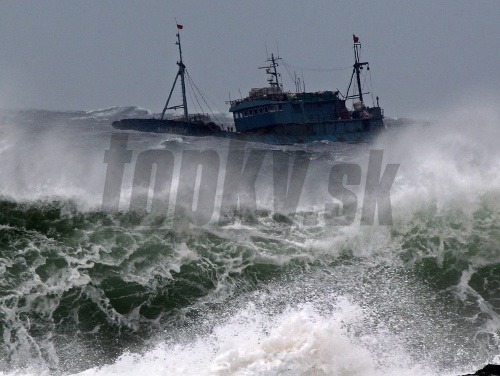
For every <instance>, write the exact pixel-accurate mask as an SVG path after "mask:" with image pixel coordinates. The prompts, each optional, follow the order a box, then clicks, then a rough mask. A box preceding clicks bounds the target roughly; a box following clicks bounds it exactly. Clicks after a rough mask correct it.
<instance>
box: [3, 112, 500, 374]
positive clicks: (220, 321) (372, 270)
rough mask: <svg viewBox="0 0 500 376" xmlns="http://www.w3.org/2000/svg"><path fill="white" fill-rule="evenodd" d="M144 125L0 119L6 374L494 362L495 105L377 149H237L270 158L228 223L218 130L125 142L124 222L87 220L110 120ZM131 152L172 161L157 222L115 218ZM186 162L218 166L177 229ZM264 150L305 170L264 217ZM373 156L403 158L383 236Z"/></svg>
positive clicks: (498, 178)
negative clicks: (370, 205)
mask: <svg viewBox="0 0 500 376" xmlns="http://www.w3.org/2000/svg"><path fill="white" fill-rule="evenodd" d="M149 115H150V114H149V113H148V112H147V111H145V110H141V109H138V108H135V107H129V108H114V109H107V110H100V111H91V112H85V111H68V112H53V111H42V110H15V111H14V110H8V111H7V110H3V111H0V336H1V337H0V374H2V375H74V374H78V375H86V376H90V375H140V374H143V375H146V374H147V375H212V376H216V375H217V376H222V375H245V376H250V375H357V376H358V375H370V376H371V375H417V376H419V375H458V374H460V373H466V372H469V371H471V370H473V369H478V368H481V367H482V366H483V365H484V364H485V363H488V362H500V337H499V335H500V147H499V140H500V117H499V112H498V110H495V109H493V107H491V108H488V107H486V108H477V109H476V110H474V111H472V112H471V111H463V110H461V109H457V110H456V111H449V112H448V113H443V114H442V116H440V117H439V118H437V119H432V120H431V121H430V122H419V121H409V120H401V119H399V120H397V121H396V120H394V119H392V123H394V127H391V128H390V129H388V130H387V131H386V132H384V133H383V134H381V135H380V137H379V138H378V139H377V140H375V141H374V142H371V143H361V144H354V145H349V144H340V143H329V142H317V143H313V144H306V145H291V146H272V145H263V144H247V145H243V146H242V147H243V148H245V149H246V150H247V152H248V151H250V150H251V149H259V150H264V151H266V152H265V158H264V159H263V162H262V166H261V168H260V169H259V173H258V176H257V179H256V181H255V192H256V194H255V197H256V206H255V207H253V208H250V209H251V210H247V211H245V212H244V213H243V215H242V216H241V217H239V218H237V219H235V220H234V221H226V222H224V221H220V220H219V219H218V215H217V213H218V208H220V206H221V201H222V199H223V194H222V193H221V192H222V190H223V185H224V176H225V172H226V170H225V166H226V165H227V163H228V161H227V155H228V141H227V140H224V139H217V138H191V137H183V136H172V135H166V134H150V133H139V132H130V133H129V138H128V148H129V149H130V150H132V152H133V155H132V159H131V162H130V163H127V164H126V165H125V169H124V174H123V182H122V188H123V189H122V191H121V196H120V206H119V210H118V211H108V210H103V209H102V208H101V207H102V200H103V190H104V185H105V179H106V173H107V164H106V163H105V151H106V150H108V149H109V148H110V140H111V137H112V134H113V133H115V132H116V131H115V130H113V128H112V127H111V126H110V122H111V121H112V120H114V119H118V118H121V117H125V116H149ZM389 122H391V120H389ZM145 150H168V151H170V152H172V154H173V155H174V156H175V166H176V167H175V171H174V178H173V179H172V186H171V187H172V189H171V191H170V193H171V195H172V196H171V197H172V198H171V200H170V202H169V205H168V209H166V210H165V211H164V212H163V213H159V214H158V213H156V215H155V217H154V218H152V217H151V215H149V214H148V212H147V211H146V212H144V213H142V214H141V213H137V212H132V211H130V210H128V209H129V203H130V197H131V194H132V193H131V192H132V190H133V176H134V173H136V171H135V162H136V160H137V157H138V155H139V154H140V153H141V152H143V151H145ZM186 150H197V151H201V150H213V151H215V153H217V155H218V156H219V157H220V164H219V166H218V167H216V168H215V167H214V170H213V171H212V172H211V173H214V174H217V175H216V176H217V177H218V186H217V194H216V199H215V202H214V210H213V212H214V215H213V217H212V218H210V221H209V222H208V223H205V224H203V225H191V226H190V227H189V228H187V229H183V230H182V231H180V230H177V229H176V227H175V223H174V222H175V219H174V216H175V215H174V214H175V213H174V211H175V205H181V204H182V203H181V202H180V200H181V199H182V197H184V196H183V195H180V194H179V190H177V188H178V187H179V176H180V175H181V174H182V168H181V167H180V165H181V160H182V155H183V152H184V151H186ZM276 150H278V151H280V152H283V153H289V154H290V155H297V153H300V155H302V156H306V157H307V159H308V161H309V162H308V164H309V165H308V168H307V175H306V178H305V183H304V185H303V187H302V189H301V192H300V200H299V202H298V205H297V209H296V211H295V213H291V214H290V215H282V214H279V213H276V211H275V205H274V202H275V201H276V200H277V198H276V191H275V190H274V185H273V173H276V169H274V170H273V158H272V155H273V151H276ZM372 150H382V151H383V167H385V166H386V165H387V164H398V165H399V169H398V171H397V175H396V178H395V180H394V183H393V184H392V187H391V190H390V200H391V202H390V205H391V216H392V225H387V224H384V225H380V224H379V223H378V218H377V216H375V221H374V224H373V225H366V224H365V225H363V224H362V223H361V221H360V216H361V211H362V203H363V193H364V189H365V184H364V181H365V179H366V173H367V168H368V167H367V166H368V161H369V155H370V151H372ZM341 163H349V164H354V165H358V166H359V167H360V169H361V172H362V179H361V182H360V184H359V185H352V186H350V187H349V189H350V190H352V192H353V193H354V194H355V195H356V196H357V197H358V206H357V209H356V210H357V214H356V218H355V219H354V221H353V222H352V224H349V225H344V226H338V225H332V223H331V222H329V221H328V220H327V215H326V214H327V213H326V209H325V208H326V207H327V204H328V203H330V204H331V203H335V202H336V201H335V197H333V196H332V194H331V192H330V191H329V189H328V188H329V176H330V174H331V171H332V166H335V165H338V164H341ZM290 168H291V167H290ZM273 171H274V172H273ZM291 176H292V177H291V178H290V179H292V178H293V174H291ZM193 184H194V183H193ZM198 185H199V186H198V188H197V189H196V192H201V191H202V190H203V189H204V187H203V184H202V183H199V184H198ZM175 196H177V197H178V198H179V201H177V202H175V199H174V197H175ZM245 216H250V217H251V218H245Z"/></svg>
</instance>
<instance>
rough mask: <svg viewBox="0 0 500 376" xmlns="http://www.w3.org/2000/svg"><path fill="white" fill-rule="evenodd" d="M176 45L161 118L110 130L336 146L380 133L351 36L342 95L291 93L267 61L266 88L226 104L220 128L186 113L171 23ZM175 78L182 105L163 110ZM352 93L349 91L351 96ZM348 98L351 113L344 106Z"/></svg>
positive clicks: (273, 61)
mask: <svg viewBox="0 0 500 376" xmlns="http://www.w3.org/2000/svg"><path fill="white" fill-rule="evenodd" d="M177 28H178V30H177V34H176V36H177V41H176V45H177V46H178V49H179V61H178V62H177V65H178V71H177V75H176V76H175V80H174V83H173V85H172V88H171V90H170V93H169V95H168V98H167V102H166V104H165V107H164V109H163V111H162V113H161V116H160V117H159V118H158V119H156V118H151V119H122V120H118V121H114V122H113V123H112V126H113V127H114V128H116V129H121V130H135V131H143V132H158V133H171V134H178V135H184V136H200V137H205V136H213V137H223V138H230V139H238V140H242V141H252V142H264V143H271V144H295V143H308V142H314V141H321V140H329V141H338V142H362V141H366V140H369V139H371V138H373V137H374V136H375V135H376V134H378V132H379V131H380V130H382V129H384V128H385V127H384V122H383V118H384V112H383V110H382V108H380V106H379V99H378V97H377V99H376V105H375V104H373V106H372V107H368V106H366V105H365V103H364V95H366V94H369V92H363V88H362V85H361V74H362V71H363V70H364V69H365V68H366V71H368V70H369V64H368V62H361V61H360V49H361V43H360V42H359V38H358V37H357V36H355V35H353V42H354V64H353V66H352V67H353V70H352V75H351V80H350V83H349V86H348V89H347V93H346V94H345V95H342V94H341V93H340V91H339V90H335V91H318V92H306V91H305V90H302V91H301V90H300V87H299V85H296V91H295V92H294V93H292V92H290V91H288V92H286V91H284V90H283V85H282V83H281V82H280V80H279V78H280V74H279V73H278V66H279V61H280V60H281V59H280V57H279V56H277V57H275V56H274V54H271V56H270V57H269V58H268V59H267V63H268V65H266V66H264V67H260V68H261V69H265V72H266V74H267V75H268V80H267V81H268V83H269V85H268V86H267V87H263V88H254V89H251V90H250V93H249V95H248V96H247V97H245V98H241V99H238V100H233V101H229V102H228V104H229V105H230V108H229V112H231V113H232V114H233V120H234V125H231V126H228V127H225V128H223V127H222V126H221V125H219V124H216V123H215V122H213V121H212V120H211V118H210V116H209V115H207V114H189V112H188V106H187V100H186V83H185V82H186V66H185V65H184V62H183V59H182V48H181V38H180V30H181V29H182V25H177ZM179 79H180V84H181V90H182V104H181V105H176V106H169V105H170V100H171V98H172V93H173V91H174V88H175V86H176V84H177V82H178V80H179ZM351 89H352V93H351ZM348 100H352V101H353V103H352V109H349V108H347V106H346V102H347V101H348ZM178 109H182V110H183V114H182V115H181V116H177V117H173V118H169V119H166V118H165V113H166V111H167V110H178Z"/></svg>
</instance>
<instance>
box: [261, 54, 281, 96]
mask: <svg viewBox="0 0 500 376" xmlns="http://www.w3.org/2000/svg"><path fill="white" fill-rule="evenodd" d="M278 60H281V58H280V57H279V56H278V57H274V54H271V58H268V59H267V60H266V61H268V62H269V63H270V64H269V65H268V66H265V67H259V69H265V70H266V74H268V75H269V76H270V77H269V78H268V79H267V81H268V82H269V85H271V87H276V88H278V89H280V83H279V79H278V78H279V73H278V70H277V69H276V68H277V67H278Z"/></svg>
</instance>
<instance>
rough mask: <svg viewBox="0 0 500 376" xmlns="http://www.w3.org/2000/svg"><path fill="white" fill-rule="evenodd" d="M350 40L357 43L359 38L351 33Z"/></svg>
mask: <svg viewBox="0 0 500 376" xmlns="http://www.w3.org/2000/svg"><path fill="white" fill-rule="evenodd" d="M352 40H353V41H354V43H359V38H358V37H357V36H356V35H354V34H353V35H352Z"/></svg>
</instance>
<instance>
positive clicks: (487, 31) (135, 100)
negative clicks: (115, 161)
mask: <svg viewBox="0 0 500 376" xmlns="http://www.w3.org/2000/svg"><path fill="white" fill-rule="evenodd" d="M174 18H177V20H178V21H179V23H181V24H183V25H184V29H183V30H182V32H181V38H182V42H183V50H184V60H185V63H186V65H187V68H188V71H189V72H190V74H191V77H192V78H193V80H194V82H195V83H196V84H197V86H198V87H199V88H200V90H201V91H202V92H203V93H204V94H205V95H206V96H207V100H208V101H209V104H211V102H210V100H211V101H213V102H215V104H216V106H217V107H218V108H219V109H220V110H221V111H227V105H226V104H225V101H226V100H227V99H228V96H229V93H231V97H232V98H236V97H239V93H238V91H239V90H241V92H242V94H243V95H245V94H247V93H248V91H249V89H250V88H252V87H262V86H265V85H266V76H265V75H264V74H263V72H262V71H260V70H258V69H257V67H258V66H262V65H263V64H264V61H265V59H266V50H265V44H266V43H267V47H268V50H269V52H271V51H273V50H276V44H277V43H278V45H279V52H280V55H281V56H282V57H283V59H284V60H285V61H286V62H287V63H288V64H289V65H292V66H295V67H300V68H328V69H335V68H342V67H346V66H349V65H351V64H352V63H353V52H352V34H353V33H354V34H356V35H358V36H359V38H360V41H361V42H362V59H363V60H366V61H369V62H370V66H371V74H372V81H373V91H374V93H375V95H378V96H379V97H380V104H381V106H382V107H384V108H385V112H386V115H389V116H398V117H400V116H403V117H405V116H408V117H412V116H413V117H415V116H417V117H418V116H419V115H420V114H424V113H426V112H431V111H435V110H439V109H440V108H442V107H444V106H448V105H450V104H453V103H454V102H457V103H458V102H459V101H460V100H463V99H464V98H468V97H469V96H470V97H471V99H475V98H477V97H478V96H490V97H491V96H492V95H497V93H498V91H499V87H500V78H499V77H500V75H499V70H500V21H499V20H500V1H467V2H466V1H437V0H434V1H422V0H419V1H414V0H413V1H378V2H376V1H366V2H362V1H349V2H347V1H342V2H340V1H332V0H330V1H304V0H299V1H270V0H268V1H253V0H252V1H188V0H184V1H170V0H166V1H152V0H151V1H132V0H116V1H112V0H103V1H63V0H62V1H51V0H44V1H42V0H37V1H8V0H2V1H1V2H0V108H43V109H57V110H76V109H83V110H91V109H101V108H107V107H113V106H126V105H137V106H140V107H143V108H146V109H149V110H152V111H154V112H159V111H161V109H162V108H163V105H164V103H165V100H166V98H167V95H168V91H169V89H170V86H171V84H172V82H173V79H174V77H175V74H176V72H177V66H176V65H175V62H176V61H177V58H178V55H177V50H176V46H175V44H174V42H175V33H176V27H175V21H174ZM280 68H284V67H283V66H282V67H280ZM297 72H299V74H302V73H300V72H301V71H300V70H299V69H297ZM303 74H304V79H305V83H306V89H307V90H308V91H316V90H328V89H330V90H332V89H336V88H338V89H340V90H341V91H342V92H345V90H346V88H347V85H348V83H349V78H350V74H351V72H350V70H333V71H311V70H303ZM282 75H283V78H284V80H283V81H284V85H285V89H288V90H292V89H294V85H293V83H292V81H291V80H290V79H289V78H288V77H289V76H288V73H287V72H286V70H284V69H282ZM177 98H178V97H177ZM178 101H179V100H177V99H176V102H178ZM369 102H371V99H370V101H369ZM191 107H193V106H192V105H191ZM212 107H215V106H212Z"/></svg>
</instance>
